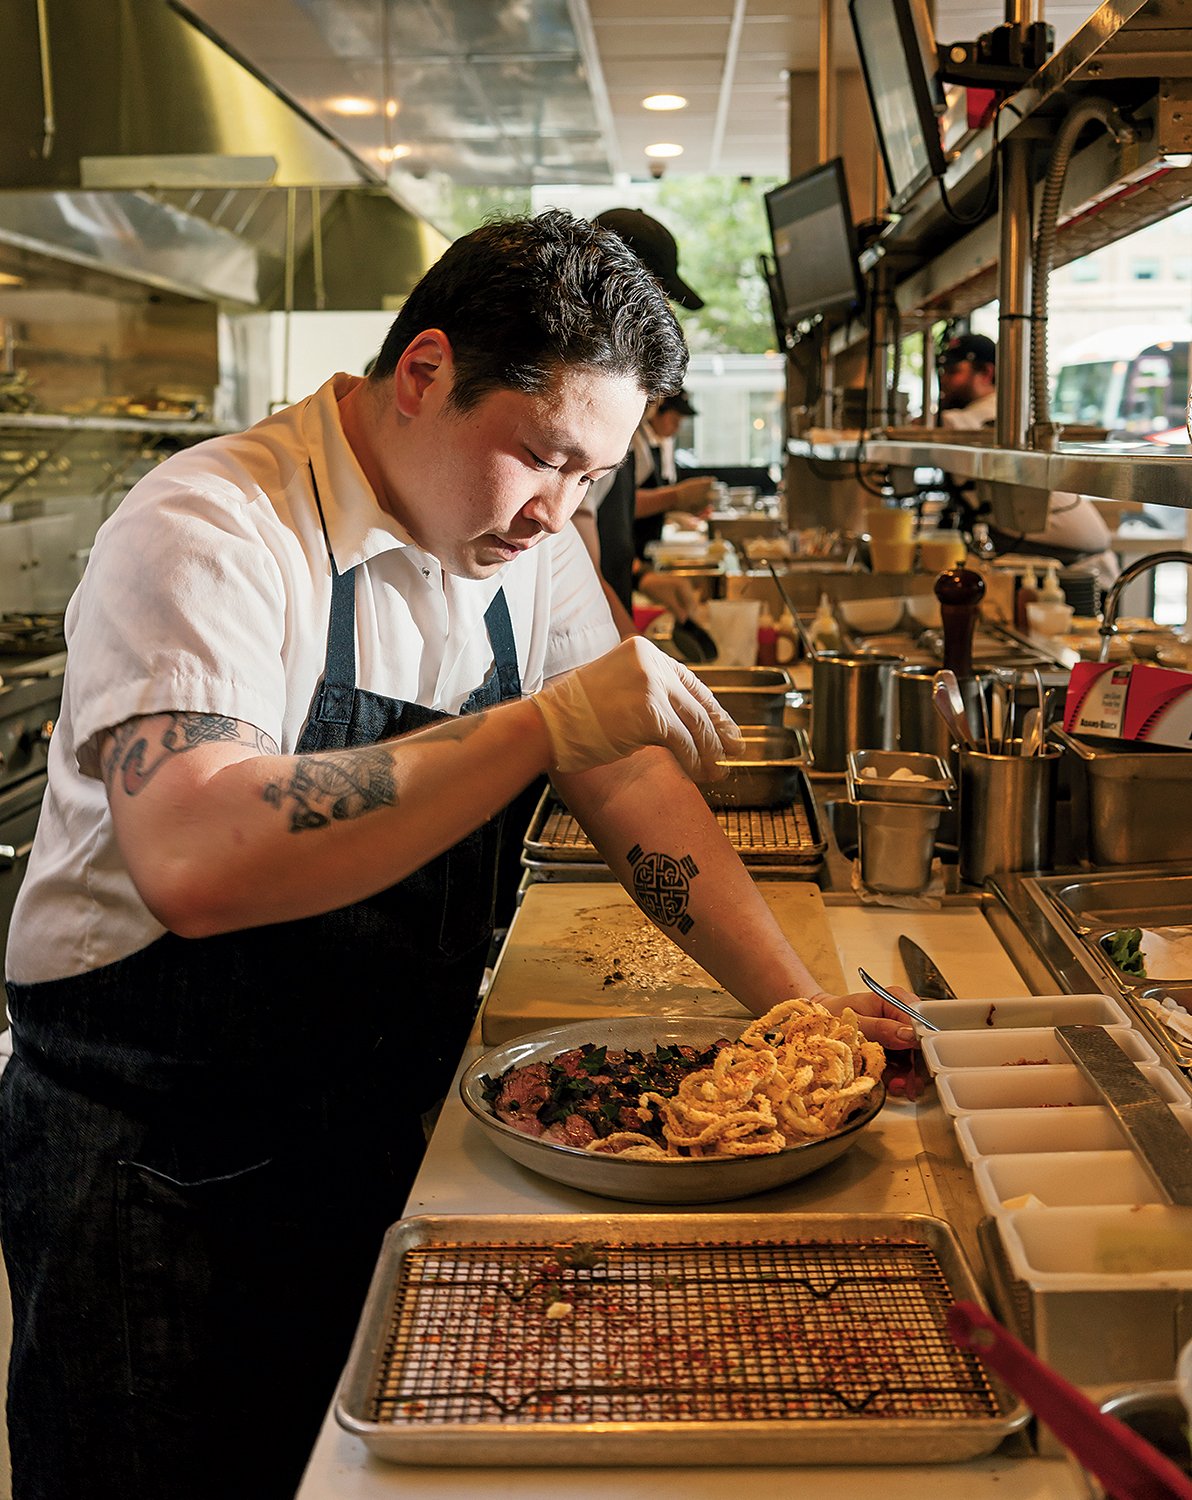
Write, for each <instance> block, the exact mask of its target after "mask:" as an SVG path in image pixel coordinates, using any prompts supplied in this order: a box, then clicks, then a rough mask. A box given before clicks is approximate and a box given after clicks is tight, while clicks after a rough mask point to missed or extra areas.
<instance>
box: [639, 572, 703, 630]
mask: <svg viewBox="0 0 1192 1500" xmlns="http://www.w3.org/2000/svg"><path fill="white" fill-rule="evenodd" d="M637 587H638V588H639V589H640V590H641V591H642V593H643V594H645V595H646V596H647V597H648V598H650V599H653V601H654V603H655V604H661V605H662V607H663V609H669V610H670V612H671V614H672V615H674V617H675V619H676V620H678V622H679V624H680V625H683V624H685V623H686V622H687V621H688V620H689V619H690V618H691V612H692V610H694V609H695V608H696V607H697V606H698V604H699V593H698V592H697V591H696V589H694V588H693V587H692V585H691V584H690V583H688V581H687V579H686V578H672V577H668V576H667V574H665V573H642V574H641V575H640V577H639V578H638V580H637Z"/></svg>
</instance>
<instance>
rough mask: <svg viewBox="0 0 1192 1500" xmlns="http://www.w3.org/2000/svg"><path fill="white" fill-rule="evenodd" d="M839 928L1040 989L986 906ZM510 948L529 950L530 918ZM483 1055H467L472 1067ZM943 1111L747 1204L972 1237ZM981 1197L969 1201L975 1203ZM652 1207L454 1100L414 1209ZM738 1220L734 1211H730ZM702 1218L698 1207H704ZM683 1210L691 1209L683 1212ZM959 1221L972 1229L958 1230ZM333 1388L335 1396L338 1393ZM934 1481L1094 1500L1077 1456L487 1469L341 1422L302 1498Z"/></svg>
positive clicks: (851, 906)
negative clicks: (516, 1147)
mask: <svg viewBox="0 0 1192 1500" xmlns="http://www.w3.org/2000/svg"><path fill="white" fill-rule="evenodd" d="M828 907H829V917H830V922H831V926H832V932H833V935H834V937H835V940H836V943H837V947H838V949H839V952H840V956H841V961H842V965H843V967H844V970H845V973H846V976H847V977H849V978H850V979H851V978H852V976H853V975H855V973H856V969H857V966H858V965H862V966H864V967H865V968H866V969H868V970H870V971H871V972H873V973H875V974H878V975H883V976H885V977H886V978H888V979H893V980H900V979H901V978H902V970H901V966H900V962H899V959H898V956H897V939H898V935H899V933H901V932H906V933H908V934H909V935H910V936H911V937H913V938H915V939H916V940H917V941H919V942H921V943H922V944H923V945H924V946H925V947H926V948H927V949H928V950H929V951H930V952H931V953H932V954H933V955H934V956H935V957H936V958H937V959H938V961H939V962H940V964H941V967H943V969H944V971H945V972H946V973H947V974H948V975H949V977H950V978H951V979H952V981H953V983H954V984H955V985H956V986H957V987H958V988H959V989H961V990H962V991H963V992H964V993H966V994H971V995H974V996H982V997H990V998H996V997H999V996H1007V995H1020V994H1027V993H1030V990H1029V987H1028V986H1027V985H1025V984H1024V982H1023V980H1022V978H1021V976H1020V975H1019V973H1018V971H1017V969H1016V967H1015V965H1014V963H1013V962H1012V961H1011V960H1010V958H1009V957H1008V955H1007V954H1006V952H1005V951H1004V950H1003V948H1002V947H1001V945H1000V944H999V943H998V941H997V939H996V938H995V937H994V936H993V934H992V932H991V931H990V929H989V927H988V925H987V923H986V921H985V917H984V914H983V910H982V906H981V904H980V903H979V902H977V901H973V900H966V901H961V902H959V903H955V904H951V905H948V906H945V907H944V908H943V909H941V910H939V911H915V912H908V911H898V910H891V909H884V908H877V907H860V906H858V905H856V904H855V903H852V902H845V901H844V900H843V898H833V897H829V898H828ZM512 934H513V936H512V938H511V940H514V941H515V940H516V922H515V924H514V927H513V929H512ZM477 1050H478V1045H474V1046H473V1047H472V1048H470V1049H469V1052H468V1054H467V1057H466V1059H465V1061H466V1062H470V1061H471V1060H472V1058H473V1057H474V1056H475V1054H476V1052H477ZM938 1113H939V1112H938V1109H933V1108H931V1107H928V1108H925V1109H916V1106H914V1105H912V1104H908V1103H906V1102H904V1101H898V1100H892V1101H891V1102H890V1103H889V1104H888V1105H887V1107H886V1108H885V1109H884V1110H883V1112H882V1114H881V1115H880V1116H879V1117H878V1121H877V1122H876V1123H875V1125H874V1126H873V1127H871V1129H870V1130H869V1131H868V1132H867V1133H866V1135H865V1136H864V1137H863V1138H862V1140H861V1141H859V1142H858V1145H857V1147H856V1148H855V1149H854V1150H853V1151H851V1152H849V1153H847V1154H846V1155H845V1156H844V1157H841V1158H840V1159H839V1160H838V1161H837V1162H835V1163H833V1164H832V1165H831V1166H830V1167H827V1168H825V1169H824V1171H823V1172H822V1173H819V1174H817V1175H815V1176H813V1177H810V1178H807V1179H804V1180H803V1181H802V1182H798V1183H794V1184H792V1185H791V1186H790V1187H789V1188H785V1189H782V1190H780V1191H777V1192H772V1193H768V1194H766V1195H764V1196H763V1197H761V1198H754V1199H750V1200H746V1201H745V1202H742V1203H741V1204H739V1205H737V1206H738V1207H739V1208H741V1209H745V1208H748V1210H749V1211H750V1212H753V1213H756V1212H758V1211H759V1210H760V1211H762V1212H765V1213H771V1212H772V1213H775V1214H781V1213H798V1212H800V1211H815V1212H821V1211H822V1212H832V1211H841V1212H853V1211H859V1210H865V1211H889V1212H897V1213H908V1212H909V1213H929V1214H937V1215H940V1216H941V1217H945V1218H948V1219H950V1220H951V1221H952V1222H953V1223H954V1224H955V1225H956V1227H957V1229H958V1231H960V1232H961V1233H962V1242H963V1240H964V1239H965V1238H967V1236H968V1233H969V1230H970V1229H971V1223H969V1222H967V1221H969V1220H971V1219H972V1217H973V1210H972V1204H973V1202H974V1201H975V1200H974V1199H973V1198H972V1193H971V1187H970V1186H969V1184H968V1181H967V1175H966V1172H958V1171H957V1170H956V1168H955V1164H954V1162H953V1161H952V1159H951V1156H950V1147H948V1146H947V1145H941V1146H940V1148H939V1149H936V1147H935V1146H933V1145H931V1144H930V1142H931V1141H932V1140H933V1139H936V1140H939V1141H941V1142H944V1141H946V1136H947V1133H946V1132H943V1133H941V1132H940V1131H939V1129H938V1123H939V1122H938V1120H936V1122H935V1124H933V1123H932V1120H933V1116H938ZM966 1195H967V1196H966ZM610 1207H615V1208H616V1209H617V1211H619V1212H628V1213H635V1212H648V1211H650V1210H648V1209H647V1208H645V1207H644V1206H642V1207H640V1208H639V1207H636V1206H635V1205H632V1204H628V1205H626V1204H617V1205H612V1204H610V1203H609V1202H608V1201H607V1200H602V1199H598V1198H593V1197H591V1196H589V1195H588V1194H585V1193H580V1192H577V1191H574V1190H571V1189H568V1188H563V1187H560V1186H558V1185H556V1184H554V1183H551V1182H549V1181H547V1180H546V1179H544V1178H539V1177H537V1176H535V1175H534V1174H532V1173H530V1172H528V1171H525V1170H524V1169H522V1168H520V1167H518V1166H515V1165H514V1164H513V1163H512V1162H511V1161H509V1159H508V1158H507V1157H505V1156H504V1155H502V1154H501V1153H500V1152H499V1151H498V1150H497V1149H496V1148H495V1147H494V1146H492V1145H491V1144H490V1142H489V1141H488V1140H487V1139H486V1138H485V1136H484V1134H483V1132H482V1131H481V1130H480V1129H479V1127H477V1126H475V1125H474V1123H473V1122H472V1121H471V1120H470V1117H469V1116H468V1115H467V1113H466V1111H465V1110H464V1108H463V1106H462V1104H461V1103H460V1102H459V1101H458V1099H456V1098H455V1097H454V1096H452V1098H450V1099H449V1100H448V1102H447V1104H446V1106H445V1108H444V1110H443V1113H442V1116H441V1118H440V1120H439V1123H438V1126H437V1128H436V1130H435V1134H434V1137H433V1139H432V1141H431V1144H430V1148H429V1150H428V1153H427V1157H426V1161H425V1163H424V1165H423V1169H422V1171H421V1173H420V1174H419V1177H418V1180H417V1182H416V1183H415V1185H414V1190H413V1192H412V1194H411V1197H410V1202H409V1205H408V1212H409V1213H410V1214H423V1213H445V1214H454V1213H470V1214H475V1213H492V1214H507V1213H573V1212H576V1213H578V1212H583V1213H599V1212H607V1211H608V1209H609V1208H610ZM721 1207H722V1208H723V1209H724V1210H725V1211H727V1212H732V1211H733V1205H731V1204H729V1205H721ZM691 1211H692V1212H698V1210H691ZM676 1212H678V1213H684V1212H687V1210H684V1209H678V1210H676ZM958 1221H959V1222H958ZM329 1394H330V1393H329ZM925 1485H933V1486H935V1487H937V1488H938V1489H939V1490H940V1492H941V1493H943V1494H946V1495H949V1496H964V1500H985V1497H988V1500H994V1497H997V1500H1086V1496H1085V1492H1084V1490H1083V1488H1082V1485H1081V1483H1080V1481H1079V1479H1078V1478H1077V1476H1076V1474H1075V1473H1074V1471H1073V1470H1072V1469H1071V1468H1070V1467H1069V1465H1068V1464H1066V1463H1065V1462H1063V1461H1060V1460H1055V1459H1043V1458H1038V1457H1031V1456H1022V1455H1021V1452H1020V1453H1019V1454H1016V1455H1015V1454H997V1455H994V1456H992V1457H990V1458H988V1459H983V1460H978V1461H976V1462H972V1463H966V1464H961V1465H924V1466H919V1467H915V1466H912V1467H890V1468H885V1467H881V1468H874V1467H868V1468H860V1467H848V1468H835V1467H833V1468H824V1467H816V1468H798V1469H790V1468H786V1469H780V1468H756V1469H754V1468H750V1467H749V1466H748V1465H747V1464H742V1465H741V1466H734V1467H732V1468H688V1469H676V1470H673V1471H668V1470H661V1469H628V1468H619V1469H601V1470H593V1469H590V1468H584V1469H527V1468H520V1469H485V1470H481V1469H475V1468H458V1469H448V1468H426V1469H414V1468H410V1467H399V1466H396V1465H390V1464H387V1463H384V1462H382V1461H381V1460H378V1459H375V1458H373V1457H371V1456H370V1455H369V1453H368V1451H367V1449H366V1448H365V1447H364V1445H363V1444H362V1443H361V1442H360V1441H359V1440H358V1439H356V1438H354V1437H351V1436H350V1435H348V1434H347V1433H344V1432H342V1431H341V1430H340V1429H339V1427H338V1426H337V1425H336V1423H335V1421H334V1418H333V1417H332V1416H331V1415H330V1414H329V1415H328V1418H327V1420H326V1422H325V1424H324V1427H323V1430H322V1432H321V1434H320V1436H319V1439H318V1442H317V1444H316V1447H315V1449H314V1452H313V1454H312V1457H311V1461H310V1465H309V1467H308V1470H307V1473H306V1476H305V1478H304V1480H303V1483H302V1486H301V1488H300V1490H299V1500H386V1497H389V1496H398V1495H400V1496H402V1497H403V1500H405V1497H421V1496H425V1497H432V1496H433V1497H435V1500H474V1497H475V1496H476V1495H478V1494H481V1493H483V1494H485V1495H488V1496H493V1497H495V1500H506V1497H508V1500H512V1497H513V1496H514V1495H516V1496H517V1497H518V1500H538V1497H541V1500H547V1497H552V1500H553V1497H554V1496H556V1495H558V1494H559V1493H560V1492H561V1491H563V1492H566V1493H568V1494H570V1495H574V1496H576V1497H578V1500H595V1497H597V1496H600V1497H601V1500H607V1497H613V1500H639V1497H640V1500H647V1497H649V1500H725V1497H728V1496H735V1495H741V1496H745V1495H752V1494H755V1493H757V1492H758V1491H759V1490H760V1491H766V1490H769V1489H775V1490H781V1491H787V1490H790V1489H794V1488H798V1489H800V1490H801V1491H802V1492H804V1493H806V1494H808V1495H814V1496H815V1497H816V1500H870V1497H871V1496H872V1495H873V1494H874V1493H875V1492H878V1493H880V1494H881V1495H882V1496H883V1500H920V1497H921V1495H922V1492H923V1488H924V1486H925Z"/></svg>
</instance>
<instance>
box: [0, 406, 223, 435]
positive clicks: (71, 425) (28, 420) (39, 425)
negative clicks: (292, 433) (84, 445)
mask: <svg viewBox="0 0 1192 1500" xmlns="http://www.w3.org/2000/svg"><path fill="white" fill-rule="evenodd" d="M235 430H236V429H235V428H233V427H228V426H226V425H224V424H223V423H220V422H199V421H194V422H188V421H186V420H184V419H183V418H181V417H179V418H176V419H175V418H165V419H159V418H155V417H84V416H73V415H70V414H68V413H64V412H0V432H155V433H158V434H160V435H161V436H162V437H166V436H169V437H218V436H219V435H220V434H222V433H225V432H233V431H235Z"/></svg>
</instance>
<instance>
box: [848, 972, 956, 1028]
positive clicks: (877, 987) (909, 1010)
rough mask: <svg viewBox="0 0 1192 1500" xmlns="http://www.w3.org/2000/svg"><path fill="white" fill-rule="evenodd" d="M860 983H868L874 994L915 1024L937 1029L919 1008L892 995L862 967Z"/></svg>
mask: <svg viewBox="0 0 1192 1500" xmlns="http://www.w3.org/2000/svg"><path fill="white" fill-rule="evenodd" d="M857 973H858V974H860V976H861V983H862V984H865V985H868V986H869V988H870V989H871V990H872V991H873V993H874V994H875V995H880V996H881V997H882V999H883V1000H884V1001H885V1002H886V1004H887V1005H892V1006H893V1007H894V1009H895V1010H900V1011H901V1012H902V1014H903V1015H904V1016H909V1017H910V1018H911V1020H912V1021H914V1022H915V1024H916V1025H918V1026H922V1028H923V1030H924V1031H938V1030H939V1027H938V1026H937V1025H936V1024H935V1022H934V1021H929V1020H928V1019H927V1017H926V1016H925V1015H924V1014H923V1012H922V1011H921V1010H916V1009H915V1007H914V1006H913V1005H908V1004H907V1003H906V1001H905V1000H900V999H899V998H898V996H897V995H892V994H891V993H890V991H889V990H888V989H887V988H886V987H885V985H884V984H878V982H877V980H876V979H872V978H870V976H869V975H868V974H866V972H865V970H864V969H858V970H857Z"/></svg>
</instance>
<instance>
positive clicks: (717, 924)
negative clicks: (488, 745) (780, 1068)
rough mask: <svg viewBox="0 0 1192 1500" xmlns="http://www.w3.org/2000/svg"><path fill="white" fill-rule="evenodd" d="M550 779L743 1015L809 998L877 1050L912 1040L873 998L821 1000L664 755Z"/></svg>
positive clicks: (694, 793) (696, 795)
mask: <svg viewBox="0 0 1192 1500" xmlns="http://www.w3.org/2000/svg"><path fill="white" fill-rule="evenodd" d="M554 780H555V784H556V785H557V787H558V789H559V792H560V793H561V795H562V796H564V797H565V798H566V800H567V803H568V805H569V806H570V808H571V810H572V811H573V812H574V813H575V816H576V817H577V818H578V819H579V821H580V823H581V824H582V825H583V827H584V829H585V830H586V831H587V833H588V835H589V837H590V838H591V839H592V840H593V842H594V843H595V845H596V847H597V848H598V849H599V850H600V852H601V854H602V855H603V856H604V858H605V859H606V860H607V861H608V863H609V866H610V867H611V869H612V871H613V873H614V874H615V875H616V877H617V879H618V880H620V881H621V883H622V884H623V885H624V886H625V889H626V890H627V891H628V892H629V893H630V895H632V896H633V898H634V900H635V901H636V902H637V904H638V905H639V906H640V907H641V908H642V910H643V911H644V912H645V914H646V915H647V916H648V917H649V918H650V920H651V921H652V922H653V923H654V924H655V925H656V926H657V927H659V928H660V929H661V930H662V931H663V932H664V933H666V935H667V936H668V937H669V938H671V939H672V940H673V941H674V942H675V943H677V944H678V946H679V947H680V948H682V949H683V951H684V952H685V953H688V954H690V956H691V957H692V958H693V959H695V961H696V963H698V964H699V965H700V966H701V967H702V968H704V969H706V970H707V971H708V973H709V974H711V975H712V976H713V978H715V979H717V980H718V981H719V982H720V983H721V984H722V985H723V986H724V988H725V989H726V990H727V991H728V992H729V993H730V994H731V995H734V996H736V998H737V999H738V1000H739V1001H740V1002H741V1004H742V1005H744V1006H745V1007H746V1009H747V1010H751V1011H752V1012H753V1013H754V1014H755V1015H761V1014H763V1013H764V1012H765V1011H767V1010H769V1009H770V1007H771V1006H773V1005H776V1004H778V1003H779V1001H782V1000H787V999H789V998H790V997H791V996H792V995H801V996H806V997H810V996H815V997H816V998H817V999H820V1000H822V1001H823V1002H824V1003H825V1004H828V1005H830V1006H831V1007H832V1008H833V1009H835V1010H839V1009H840V1008H841V1007H842V1006H843V1005H844V1004H845V1003H846V1002H847V1004H849V1005H850V1006H851V1007H852V1009H853V1010H855V1011H857V1012H858V1014H860V1015H862V1016H863V1017H873V1018H874V1019H873V1020H868V1019H866V1020H865V1021H864V1028H865V1030H866V1031H867V1032H868V1033H869V1035H870V1036H871V1037H872V1038H873V1039H874V1040H875V1041H879V1042H881V1043H882V1044H883V1045H884V1046H894V1047H905V1046H907V1045H908V1043H909V1042H910V1041H911V1040H912V1039H913V1035H914V1033H913V1032H912V1031H911V1030H910V1028H909V1027H907V1026H906V1025H905V1024H904V1022H903V1019H902V1018H901V1017H899V1016H898V1015H897V1013H896V1012H895V1011H894V1010H893V1008H891V1007H889V1006H886V1005H885V1004H884V1002H882V1001H881V1000H879V999H878V998H877V996H876V995H873V994H872V993H871V992H870V991H868V990H865V991H863V992H861V993H859V994H851V995H848V996H829V995H825V994H824V993H823V992H822V990H821V987H820V985H819V983H818V981H817V980H816V979H815V978H814V977H813V975H812V974H811V973H810V971H809V970H808V969H807V966H806V965H805V964H804V962H803V960H802V959H801V958H800V957H799V955H798V953H797V952H796V948H797V947H798V941H799V935H798V933H792V934H791V936H790V938H789V939H788V938H787V937H786V936H785V935H784V933H783V931H782V929H781V927H780V926H779V925H778V922H777V920H776V918H775V917H774V914H773V912H772V911H771V909H770V907H769V905H768V904H767V903H766V901H765V900H764V899H763V897H762V896H761V894H760V893H759V891H758V889H757V887H756V886H755V885H754V883H753V879H752V877H751V876H750V874H749V871H748V870H747V869H746V868H745V866H744V865H743V864H742V863H741V860H740V858H739V857H738V855H737V852H736V850H735V849H733V847H732V845H731V844H730V843H729V841H728V839H727V838H726V837H725V836H724V834H723V832H722V831H721V829H720V826H719V824H718V823H717V821H716V819H715V817H714V816H713V814H712V813H711V811H710V810H709V808H708V805H707V803H706V802H705V801H704V798H703V794H702V793H701V792H700V791H699V789H698V788H697V787H696V786H695V785H694V784H693V783H692V782H690V781H689V780H688V779H687V777H686V776H684V775H683V773H682V772H681V771H680V770H679V768H678V766H677V765H676V764H675V761H674V759H673V757H671V756H670V755H668V754H667V753H666V752H665V751H660V750H653V749H648V750H639V751H638V752H637V754H636V755H633V756H631V757H629V758H628V759H626V760H623V761H618V762H616V763H615V764H613V765H611V766H600V767H598V768H597V769H595V770H591V771H583V772H580V773H579V774H577V775H574V776H555V778H554ZM792 943H793V944H794V946H792ZM907 998H908V999H910V998H912V997H911V996H910V994H909V992H907ZM878 1018H881V1019H878Z"/></svg>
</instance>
